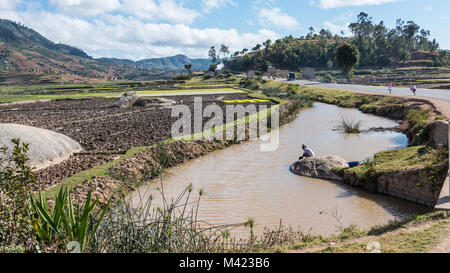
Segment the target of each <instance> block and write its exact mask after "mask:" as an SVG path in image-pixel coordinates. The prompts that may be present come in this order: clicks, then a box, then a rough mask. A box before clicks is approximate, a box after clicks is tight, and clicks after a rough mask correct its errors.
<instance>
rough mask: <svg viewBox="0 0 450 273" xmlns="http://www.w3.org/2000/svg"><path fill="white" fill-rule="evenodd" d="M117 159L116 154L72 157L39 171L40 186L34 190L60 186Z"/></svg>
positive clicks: (38, 182) (37, 173) (37, 176)
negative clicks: (76, 176) (83, 172)
mask: <svg viewBox="0 0 450 273" xmlns="http://www.w3.org/2000/svg"><path fill="white" fill-rule="evenodd" d="M117 157H118V155H114V154H111V155H105V154H103V155H102V154H98V155H97V154H92V155H91V154H86V155H72V156H71V157H70V158H69V159H67V160H65V161H64V162H61V163H59V164H56V165H54V166H51V167H48V168H45V169H42V170H39V171H37V172H36V182H37V185H38V186H37V187H36V188H35V189H34V190H44V189H47V188H48V187H50V186H52V185H55V184H59V183H60V182H62V181H64V180H65V179H67V178H69V177H71V176H73V175H75V174H77V173H80V172H82V171H86V170H90V169H92V168H94V167H96V166H99V165H102V164H105V163H107V162H110V161H112V160H114V159H116V158H117Z"/></svg>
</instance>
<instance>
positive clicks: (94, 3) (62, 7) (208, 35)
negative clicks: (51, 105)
mask: <svg viewBox="0 0 450 273" xmlns="http://www.w3.org/2000/svg"><path fill="white" fill-rule="evenodd" d="M361 11H364V12H366V13H368V14H369V16H371V17H373V20H374V22H376V23H378V22H379V21H381V20H383V21H384V23H385V24H386V25H387V26H388V27H389V28H392V27H394V26H395V22H396V20H397V19H400V18H401V19H403V20H404V21H405V22H406V21H409V20H413V21H414V22H415V23H417V24H418V25H419V26H421V27H422V28H424V29H427V30H431V36H432V38H436V39H437V40H438V42H439V43H440V46H441V48H442V49H450V35H448V34H449V31H448V26H449V25H450V12H449V11H450V1H448V0H0V18H2V19H9V20H13V21H15V22H20V23H22V24H24V25H25V26H27V27H30V28H32V29H34V30H36V31H38V32H39V33H41V34H42V35H44V36H45V37H46V38H48V39H50V40H51V41H53V42H56V43H64V44H68V45H71V46H76V47H78V48H80V49H82V50H84V51H85V52H87V53H88V54H89V55H91V56H93V57H96V58H97V57H110V58H127V59H132V60H140V59H146V58H158V57H167V56H173V55H176V54H184V55H187V56H189V57H191V58H206V57H207V56H208V55H207V54H208V49H209V48H210V47H211V46H212V45H214V46H216V47H219V46H220V45H221V44H225V45H227V46H229V48H230V51H231V52H235V51H237V50H239V51H241V50H242V49H243V48H248V49H251V48H253V47H254V46H255V45H256V44H258V43H261V44H262V42H264V41H266V40H267V39H271V40H272V41H274V40H276V39H278V38H282V37H285V36H288V35H293V36H294V37H300V36H303V35H306V34H307V33H308V32H309V30H308V29H309V27H311V26H312V27H313V28H314V29H315V30H316V31H319V30H320V29H323V28H324V29H328V30H330V31H331V32H332V33H340V32H341V31H344V32H345V34H346V35H350V32H349V31H348V24H349V23H351V22H354V21H356V17H357V15H358V14H359V13H360V12H361Z"/></svg>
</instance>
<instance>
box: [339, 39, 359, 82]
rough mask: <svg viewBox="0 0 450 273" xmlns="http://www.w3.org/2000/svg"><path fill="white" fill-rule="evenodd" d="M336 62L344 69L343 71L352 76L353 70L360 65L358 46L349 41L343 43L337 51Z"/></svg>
mask: <svg viewBox="0 0 450 273" xmlns="http://www.w3.org/2000/svg"><path fill="white" fill-rule="evenodd" d="M335 58H336V64H337V65H338V66H339V67H340V68H341V69H342V72H343V73H344V74H345V75H346V76H347V77H348V78H350V77H351V72H352V71H353V69H355V67H356V66H357V65H358V62H359V51H358V48H357V47H356V46H355V45H353V44H349V43H343V44H341V45H340V46H339V47H338V48H337V49H336V52H335Z"/></svg>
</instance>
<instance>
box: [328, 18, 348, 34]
mask: <svg viewBox="0 0 450 273" xmlns="http://www.w3.org/2000/svg"><path fill="white" fill-rule="evenodd" d="M323 25H324V27H325V29H328V30H329V31H331V33H333V34H339V35H340V34H341V32H342V31H343V32H344V35H348V34H349V33H348V26H349V25H350V24H345V25H337V24H333V23H331V22H329V21H325V22H323Z"/></svg>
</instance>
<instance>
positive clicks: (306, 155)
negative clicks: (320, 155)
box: [298, 144, 316, 160]
mask: <svg viewBox="0 0 450 273" xmlns="http://www.w3.org/2000/svg"><path fill="white" fill-rule="evenodd" d="M302 149H303V151H304V152H303V155H302V156H301V157H300V158H299V159H298V160H303V159H304V158H310V157H315V156H316V154H315V153H314V152H313V150H311V149H310V148H308V146H306V145H305V144H303V145H302Z"/></svg>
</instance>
